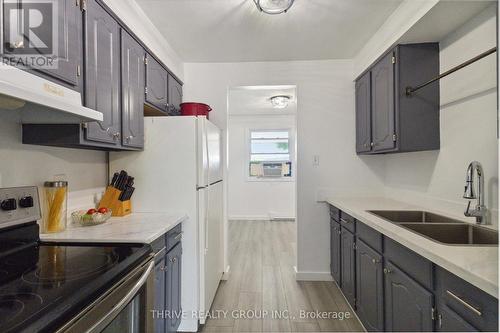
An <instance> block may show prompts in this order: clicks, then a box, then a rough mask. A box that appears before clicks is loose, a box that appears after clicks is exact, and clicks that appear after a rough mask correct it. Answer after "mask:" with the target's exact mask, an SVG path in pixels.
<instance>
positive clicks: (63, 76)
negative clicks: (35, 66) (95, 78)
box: [42, 0, 83, 90]
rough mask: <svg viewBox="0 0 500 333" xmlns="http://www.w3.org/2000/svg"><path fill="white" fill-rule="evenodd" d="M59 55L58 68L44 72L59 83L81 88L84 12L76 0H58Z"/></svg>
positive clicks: (77, 88)
mask: <svg viewBox="0 0 500 333" xmlns="http://www.w3.org/2000/svg"><path fill="white" fill-rule="evenodd" d="M57 6H58V9H57V12H58V17H57V20H58V30H59V31H58V35H57V36H58V44H57V46H58V49H59V51H58V57H57V59H56V61H57V68H55V69H47V70H43V71H42V72H43V73H45V74H47V75H49V76H51V77H53V78H55V79H56V80H57V81H56V82H58V83H63V84H66V85H68V86H69V87H75V89H76V90H80V89H79V87H80V77H81V74H82V73H81V71H82V65H83V64H82V63H81V62H82V53H81V52H82V46H81V45H82V43H81V42H82V12H81V10H80V6H79V3H78V2H77V1H76V2H75V1H74V0H58V1H57Z"/></svg>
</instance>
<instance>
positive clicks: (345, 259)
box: [340, 227, 356, 309]
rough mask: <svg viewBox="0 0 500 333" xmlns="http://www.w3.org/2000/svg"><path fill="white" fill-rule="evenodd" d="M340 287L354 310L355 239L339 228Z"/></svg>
mask: <svg viewBox="0 0 500 333" xmlns="http://www.w3.org/2000/svg"><path fill="white" fill-rule="evenodd" d="M340 244H341V250H340V257H341V262H340V272H341V277H340V280H341V283H340V287H341V289H342V292H343V293H344V296H345V297H346V299H347V301H348V302H349V304H351V306H352V308H353V309H355V308H356V254H355V253H356V252H355V246H356V243H355V237H354V235H353V234H352V233H351V232H350V231H348V230H347V229H346V228H344V227H341V235H340Z"/></svg>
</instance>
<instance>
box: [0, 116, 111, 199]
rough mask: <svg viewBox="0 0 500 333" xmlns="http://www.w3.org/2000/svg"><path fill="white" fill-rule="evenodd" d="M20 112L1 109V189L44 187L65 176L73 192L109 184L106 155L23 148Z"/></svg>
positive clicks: (31, 147) (54, 149) (50, 148)
mask: <svg viewBox="0 0 500 333" xmlns="http://www.w3.org/2000/svg"><path fill="white" fill-rule="evenodd" d="M18 115H19V114H18V113H17V112H16V111H15V110H14V111H8V110H0V187H14V186H26V185H37V186H41V185H43V182H44V181H46V180H53V179H54V175H59V174H65V175H66V176H67V179H68V181H69V190H70V191H80V190H85V189H93V188H96V187H102V186H104V185H105V184H106V155H105V153H104V152H97V151H90V150H77V149H68V148H54V147H42V146H32V145H23V144H22V143H21V142H22V137H21V133H22V132H21V124H20V123H19V117H18Z"/></svg>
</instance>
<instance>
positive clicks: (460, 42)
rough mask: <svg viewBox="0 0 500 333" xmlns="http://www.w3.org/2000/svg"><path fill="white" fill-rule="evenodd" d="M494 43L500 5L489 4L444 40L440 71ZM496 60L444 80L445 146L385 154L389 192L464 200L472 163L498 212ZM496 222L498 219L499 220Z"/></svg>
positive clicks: (459, 203)
mask: <svg viewBox="0 0 500 333" xmlns="http://www.w3.org/2000/svg"><path fill="white" fill-rule="evenodd" d="M495 45H496V7H495V6H490V7H488V8H487V9H486V10H485V11H483V12H482V13H480V14H479V15H477V16H476V17H475V18H473V19H472V20H471V21H469V22H468V23H467V24H466V25H464V26H462V27H461V28H460V29H459V30H457V31H455V32H453V33H452V34H450V35H449V36H447V37H446V38H445V39H444V40H442V41H440V63H441V64H440V65H441V72H444V71H446V70H448V69H450V68H451V67H453V66H456V65H458V64H460V63H462V62H464V61H465V60H468V59H470V58H472V57H474V56H476V55H478V54H480V53H482V52H484V51H486V50H488V49H490V48H492V47H494V46H495ZM496 72H497V68H496V59H495V56H494V55H491V56H488V57H487V58H484V59H482V60H480V61H478V62H476V63H474V64H473V65H470V66H469V67H467V68H464V69H462V70H460V71H458V72H456V73H454V74H451V75H450V76H448V77H446V78H443V79H442V80H441V81H440V88H441V110H440V112H441V114H440V116H441V149H440V150H439V151H432V152H419V153H407V154H395V155H387V160H386V177H385V183H386V185H387V187H388V188H387V192H388V194H389V195H393V196H395V197H407V198H413V197H416V196H420V197H422V196H425V197H426V198H427V199H438V200H443V201H447V202H448V203H449V204H456V205H457V206H459V208H458V213H460V212H461V209H462V208H464V207H465V205H466V200H464V199H462V195H463V188H464V185H465V171H466V168H467V165H468V164H469V162H471V161H473V160H477V161H479V162H481V163H482V165H483V167H484V172H485V177H486V178H485V186H486V189H485V191H486V204H487V206H488V207H489V208H491V209H493V210H494V211H493V214H492V216H491V218H492V219H493V220H497V213H498V142H497V82H496ZM496 222H498V221H496Z"/></svg>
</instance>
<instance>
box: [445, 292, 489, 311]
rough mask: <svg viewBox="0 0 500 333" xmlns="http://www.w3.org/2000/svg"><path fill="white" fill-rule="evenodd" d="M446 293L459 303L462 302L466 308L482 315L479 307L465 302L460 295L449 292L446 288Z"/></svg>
mask: <svg viewBox="0 0 500 333" xmlns="http://www.w3.org/2000/svg"><path fill="white" fill-rule="evenodd" d="M446 293H447V294H448V295H450V296H451V297H453V298H454V299H455V300H456V301H458V302H459V303H460V304H462V305H463V306H465V307H466V308H467V309H469V310H471V311H472V312H474V313H475V314H477V315H478V316H482V315H483V313H482V312H481V310H480V309H478V308H476V307H475V306H472V305H470V304H469V303H467V302H466V301H464V300H463V299H462V298H461V297H460V296H457V295H456V294H454V293H453V292H451V291H449V290H446Z"/></svg>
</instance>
